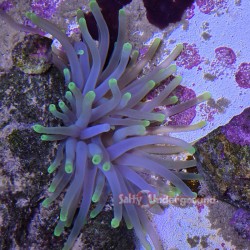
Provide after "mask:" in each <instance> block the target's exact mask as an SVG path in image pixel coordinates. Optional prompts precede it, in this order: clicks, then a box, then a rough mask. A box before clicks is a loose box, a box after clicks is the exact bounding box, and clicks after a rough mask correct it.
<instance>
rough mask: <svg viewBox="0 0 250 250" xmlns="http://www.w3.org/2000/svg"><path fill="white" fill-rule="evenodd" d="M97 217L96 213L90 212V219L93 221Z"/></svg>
mask: <svg viewBox="0 0 250 250" xmlns="http://www.w3.org/2000/svg"><path fill="white" fill-rule="evenodd" d="M97 215H98V213H96V212H95V211H94V210H93V211H91V212H90V215H89V217H90V218H91V219H94V218H95V217H96V216H97Z"/></svg>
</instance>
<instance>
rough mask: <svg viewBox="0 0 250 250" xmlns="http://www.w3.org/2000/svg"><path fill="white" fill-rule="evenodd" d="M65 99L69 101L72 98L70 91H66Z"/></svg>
mask: <svg viewBox="0 0 250 250" xmlns="http://www.w3.org/2000/svg"><path fill="white" fill-rule="evenodd" d="M65 97H66V98H68V99H71V98H72V93H71V92H70V91H66V93H65Z"/></svg>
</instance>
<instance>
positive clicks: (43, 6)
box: [31, 0, 61, 18]
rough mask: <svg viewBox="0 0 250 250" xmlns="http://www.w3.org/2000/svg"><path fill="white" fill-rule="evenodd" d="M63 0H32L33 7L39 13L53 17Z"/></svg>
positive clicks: (45, 16) (46, 16) (42, 15)
mask: <svg viewBox="0 0 250 250" xmlns="http://www.w3.org/2000/svg"><path fill="white" fill-rule="evenodd" d="M60 1H61V0H32V2H31V9H32V11H34V12H35V13H36V14H37V15H39V16H41V17H44V18H51V16H52V15H53V14H54V12H55V11H56V8H57V6H58V4H59V3H60Z"/></svg>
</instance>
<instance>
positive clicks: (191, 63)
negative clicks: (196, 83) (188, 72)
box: [176, 43, 202, 69]
mask: <svg viewBox="0 0 250 250" xmlns="http://www.w3.org/2000/svg"><path fill="white" fill-rule="evenodd" d="M183 45H184V50H183V51H182V52H181V54H180V56H179V57H178V59H177V61H176V65H177V66H179V67H184V68H185V69H192V68H193V67H195V66H198V65H199V64H200V63H201V62H202V59H201V57H200V55H199V51H198V49H197V47H196V45H195V44H188V43H184V44H183Z"/></svg>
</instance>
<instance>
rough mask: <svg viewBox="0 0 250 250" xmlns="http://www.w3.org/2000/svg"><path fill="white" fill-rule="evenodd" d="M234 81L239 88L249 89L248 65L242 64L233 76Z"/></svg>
mask: <svg viewBox="0 0 250 250" xmlns="http://www.w3.org/2000/svg"><path fill="white" fill-rule="evenodd" d="M235 80H236V82H237V83H238V85H239V86H240V87H241V88H244V89H247V88H250V63H245V62H244V63H242V64H241V65H240V66H239V68H238V71H237V72H236V74H235Z"/></svg>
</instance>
